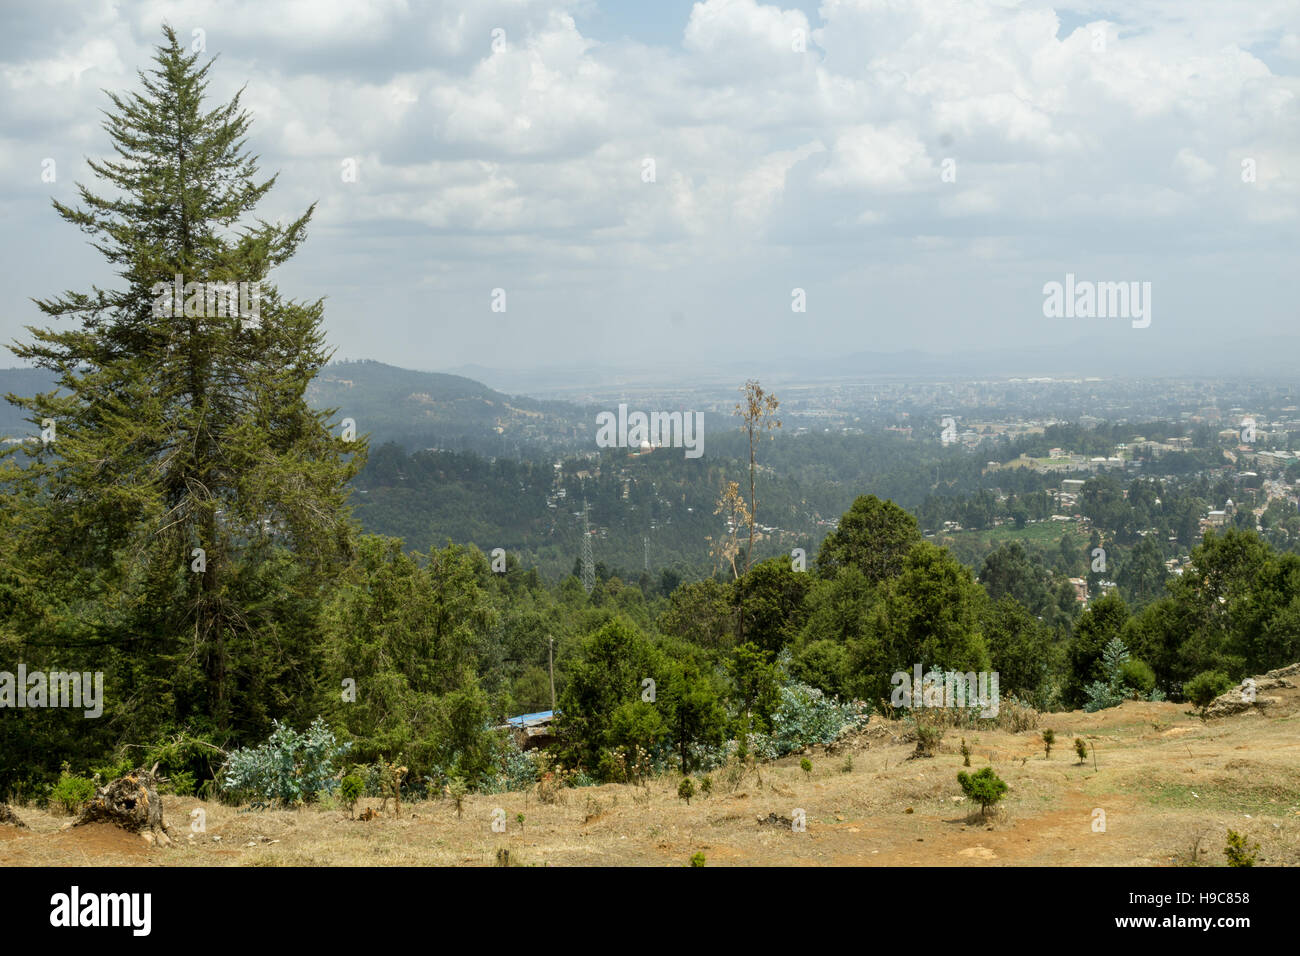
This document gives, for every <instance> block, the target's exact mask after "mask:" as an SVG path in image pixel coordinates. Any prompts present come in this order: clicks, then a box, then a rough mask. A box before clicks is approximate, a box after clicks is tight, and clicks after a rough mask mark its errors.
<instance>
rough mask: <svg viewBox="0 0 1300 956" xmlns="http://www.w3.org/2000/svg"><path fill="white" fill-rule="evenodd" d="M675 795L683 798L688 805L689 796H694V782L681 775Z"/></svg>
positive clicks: (689, 802)
mask: <svg viewBox="0 0 1300 956" xmlns="http://www.w3.org/2000/svg"><path fill="white" fill-rule="evenodd" d="M677 796H678V797H680V798H681V799H682V800H685V801H686V805H687V806H688V807H689V806H690V805H691V797H693V796H695V784H693V783H691V778H690V777H683V778H682V782H681V783H679V784H678V785H677Z"/></svg>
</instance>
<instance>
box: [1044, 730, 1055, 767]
mask: <svg viewBox="0 0 1300 956" xmlns="http://www.w3.org/2000/svg"><path fill="white" fill-rule="evenodd" d="M1055 743H1056V731H1054V730H1050V729H1049V730H1044V731H1043V758H1044V759H1045V760H1051V759H1052V745H1053V744H1055Z"/></svg>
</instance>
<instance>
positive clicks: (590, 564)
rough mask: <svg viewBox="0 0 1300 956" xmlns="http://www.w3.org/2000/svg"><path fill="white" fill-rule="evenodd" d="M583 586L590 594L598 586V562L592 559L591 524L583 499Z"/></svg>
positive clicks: (585, 501) (585, 502) (585, 500)
mask: <svg viewBox="0 0 1300 956" xmlns="http://www.w3.org/2000/svg"><path fill="white" fill-rule="evenodd" d="M582 586H583V588H584V589H585V590H586V592H587V593H588V594H590V593H591V589H592V588H594V587H595V586H596V562H595V561H594V560H592V557H591V523H590V522H589V521H588V520H587V499H586V498H583V499H582Z"/></svg>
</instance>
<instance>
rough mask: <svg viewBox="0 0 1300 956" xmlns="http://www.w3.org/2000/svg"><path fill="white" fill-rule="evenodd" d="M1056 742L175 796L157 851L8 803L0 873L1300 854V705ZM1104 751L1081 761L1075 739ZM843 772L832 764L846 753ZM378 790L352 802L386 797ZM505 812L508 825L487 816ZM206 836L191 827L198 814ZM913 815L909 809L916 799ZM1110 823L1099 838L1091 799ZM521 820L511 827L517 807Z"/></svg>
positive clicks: (863, 740)
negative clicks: (552, 789) (270, 800)
mask: <svg viewBox="0 0 1300 956" xmlns="http://www.w3.org/2000/svg"><path fill="white" fill-rule="evenodd" d="M1041 726H1050V727H1052V728H1053V729H1054V730H1055V731H1056V735H1057V743H1058V747H1057V748H1056V749H1055V750H1054V751H1053V754H1052V758H1051V759H1050V760H1048V759H1045V758H1044V756H1043V751H1042V744H1041V738H1040V736H1039V734H1038V733H1037V732H1036V731H1026V732H1022V733H1018V734H1017V733H1011V732H1009V731H1005V730H994V731H992V732H986V731H971V730H964V731H950V732H948V733H946V734H945V737H944V740H943V742H942V744H941V746H940V748H939V752H938V753H937V754H936V755H935V756H934V757H932V758H928V759H917V760H908V759H906V758H907V756H908V754H909V753H910V752H911V751H912V749H913V746H912V744H911V743H910V742H906V741H901V740H898V739H896V738H898V737H901V736H902V735H903V728H901V727H900V726H898V725H885V724H883V723H882V722H880V721H878V720H877V721H875V722H873V726H872V732H869V733H865V734H862V735H860V736H858V737H857V738H855V739H854V740H852V741H850V742H848V743H847V744H841V745H840V746H839V747H838V748H837V750H836V752H835V753H834V754H825V753H823V752H822V750H821V748H815V751H814V752H813V753H811V754H809V755H808V756H810V758H811V760H812V762H813V767H814V769H813V772H812V774H811V775H807V776H806V775H805V774H804V773H803V772H802V771H801V770H800V768H799V759H800V758H799V756H794V757H790V758H787V759H785V760H782V761H779V762H777V763H776V764H772V765H764V766H763V767H762V768H761V771H762V785H761V786H760V785H759V784H758V782H757V780H756V778H755V776H754V774H752V773H751V774H749V775H747V776H746V777H745V778H744V779H743V780H742V781H741V782H740V784H739V786H738V788H737V789H736V790H735V791H734V792H728V788H727V786H726V785H725V784H724V783H723V780H722V773H721V772H720V771H715V772H714V774H713V778H714V793H713V796H712V797H710V798H704V797H703V796H701V795H697V796H696V797H695V798H694V799H692V800H691V803H690V806H689V807H688V806H687V805H686V804H685V803H684V802H682V801H681V800H680V799H678V797H677V784H678V780H679V778H678V777H676V776H666V777H663V778H660V779H657V780H653V781H651V783H650V785H649V787H648V788H646V787H633V786H626V785H618V784H610V785H606V786H601V787H591V788H584V789H582V790H567V791H563V792H562V793H561V794H560V799H558V800H557V801H556V802H553V803H542V802H540V801H539V800H538V799H537V797H536V795H535V794H533V793H528V794H525V793H512V794H501V795H495V796H478V795H471V796H469V797H467V798H466V800H465V808H464V815H463V816H462V817H461V818H457V816H456V811H455V807H454V805H453V804H452V803H451V802H450V801H442V802H424V803H416V804H405V803H404V804H403V805H402V818H401V819H394V818H393V816H392V811H391V804H390V809H389V812H388V814H387V815H385V816H384V817H382V818H380V819H377V820H373V821H369V822H362V821H359V820H349V819H348V818H347V815H346V814H345V813H343V812H342V811H338V810H330V811H326V810H320V809H315V808H312V809H303V810H297V811H291V810H275V811H266V812H260V813H239V812H238V811H237V810H236V809H235V808H231V807H224V806H221V805H219V804H215V803H204V802H202V801H199V800H194V799H183V798H173V797H168V798H166V808H165V813H166V818H167V821H168V823H169V825H170V827H171V828H172V833H173V836H174V838H176V844H177V845H176V846H174V847H173V848H170V849H158V848H153V847H148V846H146V845H145V844H144V843H143V841H141V840H140V838H138V837H135V836H132V835H130V834H125V833H121V832H119V831H114V830H112V829H111V828H109V829H104V828H83V829H78V830H62V831H61V830H60V829H59V828H60V827H61V826H62V825H63V824H64V823H66V822H67V818H66V817H54V816H51V815H50V814H48V813H44V812H42V811H39V810H33V809H23V808H20V809H19V814H20V815H21V816H22V817H23V819H24V820H25V821H26V822H27V824H28V825H29V826H30V827H31V830H30V831H22V830H15V829H13V828H9V827H3V826H0V866H24V865H27V866H30V865H49V864H61V865H68V864H70V865H78V864H97V865H105V864H107V865H167V866H289V865H301V866H355V865H374V864H380V865H384V866H403V865H411V866H429V865H433V866H493V865H497V864H498V859H499V851H501V850H503V849H505V850H508V851H509V863H510V865H514V866H572V865H579V866H685V865H686V864H687V862H688V860H689V859H690V857H691V855H692V854H694V853H696V852H702V853H703V854H704V855H705V857H706V858H707V861H708V865H710V866H722V865H791V866H826V865H863V864H866V865H877V864H878V865H896V866H907V865H922V864H932V865H945V866H987V865H1048V866H1056V865H1106V866H1111V865H1169V864H1179V863H1188V862H1191V860H1192V855H1193V852H1194V848H1195V853H1196V860H1197V862H1200V863H1202V864H1205V863H1209V864H1222V863H1223V845H1224V837H1225V834H1226V832H1227V830H1228V828H1229V827H1231V828H1232V829H1235V830H1238V831H1241V832H1244V833H1246V834H1248V835H1249V837H1250V838H1251V840H1252V842H1258V843H1259V844H1260V845H1261V851H1260V854H1259V862H1260V864H1262V865H1270V864H1271V865H1296V864H1300V734H1297V733H1296V731H1297V729H1298V727H1300V717H1286V718H1265V717H1262V716H1258V715H1246V716H1242V717H1234V718H1228V719H1226V720H1224V721H1220V722H1217V723H1210V724H1203V723H1202V722H1201V721H1200V720H1198V719H1196V718H1194V717H1191V716H1188V715H1187V714H1185V713H1184V712H1183V708H1182V707H1181V706H1179V705H1175V704H1147V703H1126V704H1124V705H1122V706H1121V707H1118V708H1115V709H1113V710H1109V711H1103V712H1101V713H1097V714H1084V713H1079V712H1075V713H1068V714H1051V715H1045V716H1044V720H1043V722H1042V724H1041ZM1079 734H1081V735H1084V736H1085V738H1086V739H1087V740H1088V742H1089V744H1090V745H1095V748H1096V754H1097V763H1098V766H1097V769H1094V766H1093V760H1092V756H1091V753H1090V755H1089V758H1088V761H1087V762H1086V763H1085V764H1083V765H1080V764H1079V763H1078V761H1077V758H1076V757H1075V756H1074V753H1073V741H1072V739H1071V738H1072V737H1073V736H1075V735H1079ZM960 736H965V737H966V740H967V742H968V743H969V744H970V746H971V749H972V756H971V765H972V769H978V768H980V767H982V766H986V765H988V764H989V763H990V762H991V763H992V765H993V767H994V768H995V769H996V771H997V773H998V775H999V776H1001V777H1002V778H1003V779H1004V780H1005V781H1006V782H1007V784H1008V786H1009V787H1010V790H1009V792H1008V794H1007V797H1006V799H1005V800H1004V801H1003V803H1002V804H1001V805H999V807H998V808H996V809H995V810H994V811H991V812H990V814H989V815H988V817H987V818H985V817H982V816H981V815H980V813H979V811H978V810H973V811H972V809H971V807H970V804H968V803H967V802H965V801H964V800H963V799H962V798H961V791H960V788H959V787H958V785H957V780H956V776H957V771H958V770H960V769H961V768H962V758H961V756H960V755H959V754H958V753H956V748H957V745H958V743H959V740H958V738H959V737H960ZM850 753H851V754H852V757H853V769H852V770H851V771H850V772H847V773H845V772H843V771H842V766H843V763H844V757H845V755H846V754H850ZM378 805H379V801H378V800H368V801H362V803H361V804H360V805H359V806H358V810H360V809H362V807H365V806H372V807H376V808H377V807H378ZM498 807H499V808H501V809H503V810H504V811H505V815H506V820H507V831H506V832H505V833H495V832H493V831H492V828H491V821H492V816H493V811H494V810H495V809H496V808H498ZM795 808H800V809H803V810H804V811H805V813H806V820H807V832H803V833H796V832H793V831H792V830H790V829H787V828H785V827H781V826H760V825H759V824H758V823H757V818H758V817H767V816H768V814H770V813H774V814H776V815H777V816H778V817H791V816H792V815H793V811H794V809H795ZM194 809H202V810H203V811H205V813H206V832H203V833H193V834H192V833H190V811H191V810H194ZM909 809H910V811H911V812H908V811H909ZM1097 809H1099V810H1102V811H1104V812H1105V817H1106V830H1105V832H1094V830H1093V820H1094V810H1097ZM518 813H523V814H524V816H525V822H524V826H523V827H522V828H521V827H520V826H519V824H518V823H517V822H516V819H515V817H516V814H518Z"/></svg>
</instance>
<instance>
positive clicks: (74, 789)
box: [50, 763, 95, 813]
mask: <svg viewBox="0 0 1300 956" xmlns="http://www.w3.org/2000/svg"><path fill="white" fill-rule="evenodd" d="M94 795H95V781H93V780H91V779H90V778H89V777H78V776H75V775H73V774H72V773H71V772H70V771H69V768H68V765H67V764H66V763H65V764H64V765H63V773H62V774H60V775H59V782H58V783H56V784H55V785H54V789H52V790H51V791H50V809H52V810H62V811H63V812H64V813H76V812H77V811H78V810H80V809H81V806H82V804H84V803H85V802H86V801H87V800H89V799H90V798H91V797H93V796H94Z"/></svg>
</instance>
